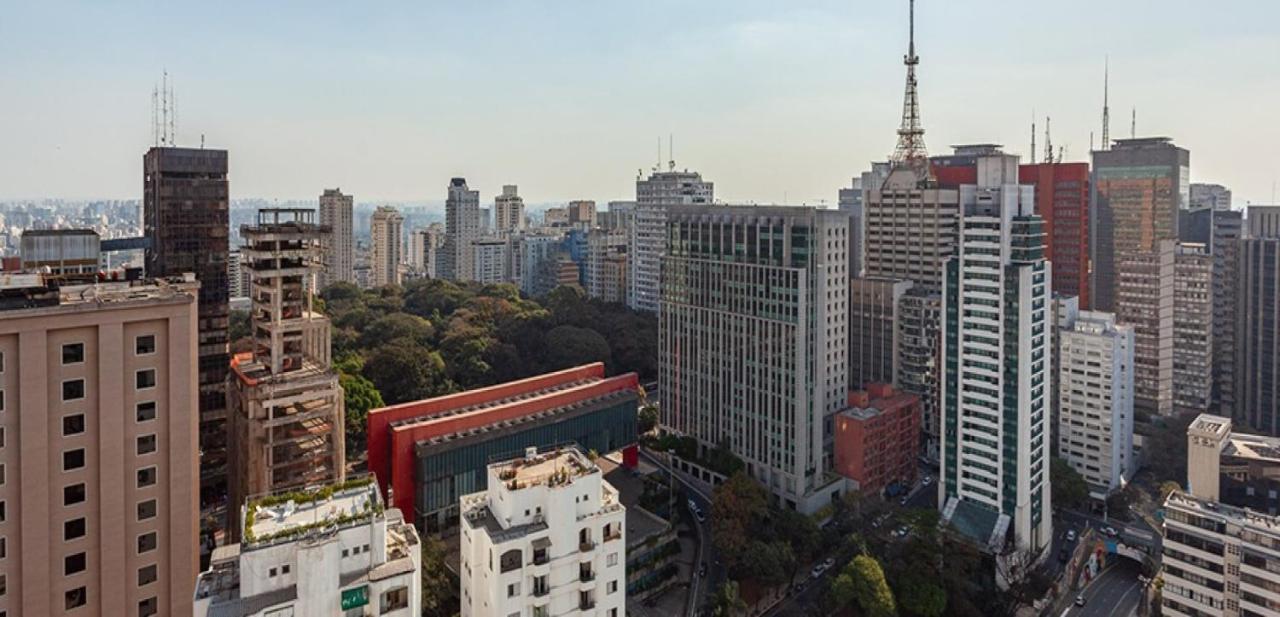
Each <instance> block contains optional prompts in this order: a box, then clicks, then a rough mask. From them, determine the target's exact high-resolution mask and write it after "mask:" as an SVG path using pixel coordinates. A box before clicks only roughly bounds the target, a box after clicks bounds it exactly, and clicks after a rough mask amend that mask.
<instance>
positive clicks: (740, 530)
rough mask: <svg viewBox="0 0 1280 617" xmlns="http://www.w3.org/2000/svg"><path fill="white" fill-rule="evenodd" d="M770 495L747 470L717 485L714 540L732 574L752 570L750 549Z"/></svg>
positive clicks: (735, 575) (714, 510)
mask: <svg viewBox="0 0 1280 617" xmlns="http://www.w3.org/2000/svg"><path fill="white" fill-rule="evenodd" d="M768 508H769V497H768V495H766V494H765V492H764V488H762V487H761V486H760V485H759V484H758V483H756V481H755V480H753V479H752V478H751V477H750V476H748V475H747V474H746V473H742V472H739V473H736V474H734V475H732V476H730V477H729V479H728V480H726V481H725V482H724V483H723V484H721V485H720V486H717V487H716V489H715V492H714V493H713V494H712V498H711V541H712V543H714V544H715V546H716V550H718V551H719V552H720V557H721V558H722V559H723V560H724V563H725V566H726V567H727V568H728V570H729V575H730V576H731V577H734V578H743V577H744V576H743V575H744V574H747V573H749V572H750V571H751V569H752V568H751V563H750V560H749V558H750V549H751V548H752V543H753V541H754V540H756V539H758V538H759V532H760V531H761V527H763V525H762V523H763V522H764V519H765V517H766V516H767V514H768Z"/></svg>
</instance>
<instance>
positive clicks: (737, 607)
mask: <svg viewBox="0 0 1280 617" xmlns="http://www.w3.org/2000/svg"><path fill="white" fill-rule="evenodd" d="M745 610H747V603H746V602H744V601H743V600H742V596H741V595H739V594H738V581H732V580H731V581H725V582H724V584H723V585H721V586H720V588H719V589H717V590H716V594H715V595H714V596H712V598H711V615H712V617H733V616H734V615H737V614H739V613H741V612H743V611H745Z"/></svg>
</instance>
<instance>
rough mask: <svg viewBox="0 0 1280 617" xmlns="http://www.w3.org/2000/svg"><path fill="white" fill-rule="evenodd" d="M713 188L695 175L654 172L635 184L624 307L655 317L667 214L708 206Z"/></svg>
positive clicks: (713, 197)
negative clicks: (698, 206)
mask: <svg viewBox="0 0 1280 617" xmlns="http://www.w3.org/2000/svg"><path fill="white" fill-rule="evenodd" d="M713 201H715V186H714V185H713V184H712V183H711V182H706V181H704V180H703V179H702V175H701V174H699V173H697V172H690V171H688V170H686V171H675V170H674V169H671V170H669V171H659V170H656V169H655V170H654V172H653V173H652V174H651V175H650V176H649V177H648V178H647V179H643V180H642V179H637V180H636V205H635V211H634V217H632V225H631V234H630V237H629V238H628V239H627V258H628V259H629V260H630V263H629V265H628V268H627V304H628V306H630V307H631V308H633V309H636V310H638V311H646V312H649V313H657V312H658V307H659V303H660V290H659V282H660V281H661V275H662V259H663V257H664V256H665V255H666V253H667V213H668V211H669V210H671V209H673V208H681V207H683V206H689V205H698V204H710V203H712V202H713Z"/></svg>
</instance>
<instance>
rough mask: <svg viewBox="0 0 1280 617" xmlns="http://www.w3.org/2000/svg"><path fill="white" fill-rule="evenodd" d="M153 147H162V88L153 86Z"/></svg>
mask: <svg viewBox="0 0 1280 617" xmlns="http://www.w3.org/2000/svg"><path fill="white" fill-rule="evenodd" d="M151 145H152V146H159V145H160V87H159V86H156V85H153V86H151Z"/></svg>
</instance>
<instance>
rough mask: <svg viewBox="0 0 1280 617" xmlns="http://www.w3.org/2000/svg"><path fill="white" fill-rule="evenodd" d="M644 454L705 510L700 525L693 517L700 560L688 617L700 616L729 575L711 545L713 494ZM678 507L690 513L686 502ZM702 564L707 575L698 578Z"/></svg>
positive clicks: (642, 453) (692, 585)
mask: <svg viewBox="0 0 1280 617" xmlns="http://www.w3.org/2000/svg"><path fill="white" fill-rule="evenodd" d="M640 455H641V456H643V457H644V459H645V460H646V461H647V462H649V463H650V464H652V465H654V466H656V467H658V468H659V469H662V470H663V471H666V472H667V474H668V475H669V476H671V477H673V478H675V480H676V481H678V482H679V483H680V484H681V485H682V486H684V488H685V490H686V491H687V492H688V495H689V499H690V500H692V501H693V502H694V503H695V504H697V506H698V508H699V509H700V510H702V513H703V515H704V516H705V519H704V520H703V521H702V522H697V521H696V520H694V519H693V518H692V517H690V520H691V521H692V522H693V524H694V526H695V530H696V531H697V534H698V553H697V559H696V560H695V562H694V568H693V571H694V575H693V576H692V577H691V580H690V581H689V598H690V601H689V603H688V606H687V607H686V612H687V615H688V617H693V616H694V615H697V614H698V611H699V610H700V609H701V608H702V607H703V606H704V605H705V604H706V603H707V600H708V599H709V598H710V597H711V594H712V593H714V592H715V590H716V589H717V588H718V587H719V586H720V584H721V583H722V582H723V579H724V576H725V575H724V569H723V568H720V567H716V566H717V564H719V563H720V559H719V557H718V556H717V555H716V552H715V547H714V546H713V545H712V543H711V520H710V517H711V494H710V492H709V488H708V487H706V486H705V485H704V484H702V483H701V482H697V481H694V480H691V479H689V478H688V477H686V476H685V475H684V474H683V473H680V472H673V470H672V469H671V468H670V467H668V466H667V465H666V464H664V463H663V462H662V461H661V460H659V459H658V458H657V457H654V456H651V455H650V454H649V453H648V452H647V451H645V450H644V449H643V448H642V449H641V450H640ZM677 507H678V508H680V509H681V510H685V511H687V510H688V504H686V503H680V504H677ZM700 564H705V565H706V567H707V569H706V572H707V575H706V576H698V574H697V572H698V570H699V569H700Z"/></svg>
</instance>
